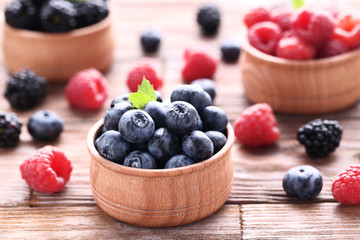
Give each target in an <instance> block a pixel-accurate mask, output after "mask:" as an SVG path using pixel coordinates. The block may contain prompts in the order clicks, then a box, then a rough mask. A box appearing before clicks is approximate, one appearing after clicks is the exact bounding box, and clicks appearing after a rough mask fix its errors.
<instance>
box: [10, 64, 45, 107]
mask: <svg viewBox="0 0 360 240" xmlns="http://www.w3.org/2000/svg"><path fill="white" fill-rule="evenodd" d="M46 93H47V82H46V80H45V79H44V78H43V77H40V76H37V75H36V74H35V73H34V72H33V71H31V70H29V69H24V70H22V71H20V72H18V73H16V74H15V75H13V76H11V77H10V79H9V81H8V83H7V87H6V90H5V97H6V98H7V100H8V101H9V102H10V104H11V106H12V107H13V108H15V109H18V110H26V109H30V108H32V107H34V106H36V105H38V104H39V103H40V102H41V101H42V100H43V99H44V97H45V96H46Z"/></svg>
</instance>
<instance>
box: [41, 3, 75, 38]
mask: <svg viewBox="0 0 360 240" xmlns="http://www.w3.org/2000/svg"><path fill="white" fill-rule="evenodd" d="M76 14H77V10H76V8H75V7H74V5H73V4H72V3H71V2H69V1H64V0H50V1H48V2H45V3H44V5H43V6H42V8H41V12H40V23H41V26H42V28H43V30H44V31H46V32H67V31H70V30H72V29H75V27H76V25H77V23H76Z"/></svg>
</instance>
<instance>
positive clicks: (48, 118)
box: [27, 110, 63, 141]
mask: <svg viewBox="0 0 360 240" xmlns="http://www.w3.org/2000/svg"><path fill="white" fill-rule="evenodd" d="M27 129H28V131H29V133H30V135H31V136H32V137H33V138H34V139H35V140H36V141H53V140H55V139H57V138H58V137H59V135H60V133H61V132H62V130H63V120H62V118H61V117H60V116H59V115H57V114H56V113H55V112H53V111H49V110H40V111H37V112H36V113H34V114H33V115H32V116H31V117H30V119H29V121H28V123H27Z"/></svg>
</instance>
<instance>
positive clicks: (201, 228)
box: [0, 0, 360, 239]
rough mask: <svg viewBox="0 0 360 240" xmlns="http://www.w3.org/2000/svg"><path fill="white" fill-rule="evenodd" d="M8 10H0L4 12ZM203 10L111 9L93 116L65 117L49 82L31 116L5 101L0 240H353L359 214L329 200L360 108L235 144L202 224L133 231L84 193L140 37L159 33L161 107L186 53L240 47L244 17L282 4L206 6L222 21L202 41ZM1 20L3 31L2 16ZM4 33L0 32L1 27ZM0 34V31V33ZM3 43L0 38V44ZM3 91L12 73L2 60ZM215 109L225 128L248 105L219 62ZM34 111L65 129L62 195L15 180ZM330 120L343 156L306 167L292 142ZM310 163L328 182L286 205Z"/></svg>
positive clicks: (59, 90) (151, 4)
mask: <svg viewBox="0 0 360 240" xmlns="http://www.w3.org/2000/svg"><path fill="white" fill-rule="evenodd" d="M5 2H6V1H1V3H0V8H1V11H3V9H4V6H5ZM203 2H204V1H195V0H194V1H192V0H183V1H166V0H149V1H140V0H135V1H125V0H121V1H120V0H118V1H117V0H112V1H110V4H111V9H112V11H113V16H112V17H113V19H114V32H115V37H116V43H117V45H116V51H115V54H114V62H113V64H112V66H111V68H110V69H109V70H108V71H107V72H106V73H105V76H106V78H107V80H108V82H109V84H110V86H111V87H110V91H111V92H110V97H109V99H108V100H107V102H106V104H105V106H104V107H103V108H102V109H101V110H99V111H95V112H86V111H80V110H75V109H71V108H70V107H69V106H68V104H67V102H66V99H65V98H64V94H63V89H64V86H65V84H64V83H57V84H54V83H51V84H50V86H49V88H50V90H49V94H48V96H47V97H46V100H45V101H44V102H43V103H42V104H41V105H40V106H38V107H37V108H35V109H32V110H29V111H23V112H18V111H15V110H14V109H11V108H10V106H9V104H8V102H7V101H6V99H5V98H4V97H3V94H1V96H0V109H1V110H3V111H7V112H10V111H15V112H16V113H17V114H18V115H19V117H20V119H21V120H22V121H23V123H24V126H23V128H22V133H21V141H20V143H19V145H18V146H17V147H16V148H13V149H0V239H320V238H321V239H358V238H360V224H359V223H360V207H359V206H344V205H341V204H338V203H337V202H336V201H335V200H334V199H333V197H332V194H331V190H330V186H331V182H332V179H333V177H334V176H335V175H336V174H337V173H338V172H339V171H341V170H342V169H345V168H346V167H347V166H349V165H351V164H359V159H360V124H359V121H360V105H359V104H355V105H354V106H352V107H350V108H349V109H346V110H344V111H340V112H337V113H332V114H326V115H312V116H293V115H286V114H276V117H277V119H278V123H279V128H280V130H281V137H280V140H279V141H278V142H277V143H276V144H275V145H273V146H270V147H265V148H246V147H242V146H241V145H240V144H239V143H235V145H234V147H233V149H232V154H233V161H234V184H233V189H232V192H231V194H230V196H229V198H228V200H227V202H226V203H225V205H224V206H223V207H222V208H221V209H220V210H219V211H217V212H216V213H215V214H213V215H212V216H210V217H208V218H206V219H203V220H201V221H199V222H196V223H193V224H189V225H185V226H180V227H174V228H166V229H149V228H141V227H136V226H131V225H128V224H124V223H121V222H119V221H116V220H114V219H113V218H111V217H110V216H108V215H107V214H105V213H104V212H103V211H102V210H101V209H99V208H98V207H97V205H96V203H95V201H94V199H93V197H92V195H91V191H90V187H89V159H90V156H89V154H88V152H87V150H86V144H85V138H86V135H87V132H88V130H89V129H90V127H91V126H92V125H93V124H94V123H95V122H96V121H97V120H98V119H100V118H101V117H102V116H103V114H104V112H105V110H106V109H107V106H108V105H109V103H110V101H111V99H112V98H114V97H115V96H117V95H119V94H122V93H126V92H127V91H128V89H127V87H126V74H127V72H128V71H129V69H130V68H131V66H132V65H133V63H134V62H135V61H136V60H138V59H139V58H141V57H143V56H144V55H143V53H142V52H141V48H140V46H139V33H140V32H141V31H142V30H144V29H147V28H155V29H158V30H160V31H161V32H162V33H163V42H162V45H161V49H160V51H159V52H158V53H157V54H155V55H151V56H150V57H152V58H154V59H155V61H156V63H157V67H158V69H159V71H160V72H161V75H162V76H163V78H164V80H165V85H164V87H163V89H162V90H161V92H162V94H163V95H164V96H165V98H167V97H169V95H170V92H171V89H173V88H174V86H176V85H177V84H180V83H181V76H180V72H181V67H182V64H183V60H182V54H183V51H184V49H185V48H186V47H188V46H194V45H197V44H202V45H205V46H207V47H208V48H209V51H210V52H211V53H212V54H214V55H215V56H220V53H219V46H220V43H221V41H223V40H224V39H235V40H237V41H240V39H241V37H242V36H243V34H244V27H243V25H242V20H241V19H242V16H243V15H244V13H245V12H246V11H247V10H248V9H249V8H251V7H252V6H255V5H257V4H260V3H262V4H263V5H265V6H270V5H274V4H277V2H282V3H284V2H286V1H252V2H251V3H248V1H240V0H239V1H235V0H222V1H220V0H217V1H211V2H212V3H215V4H217V5H218V6H219V7H220V9H221V12H222V23H221V28H220V32H219V33H218V35H217V36H215V37H212V38H204V37H203V36H202V35H201V34H200V31H199V28H198V26H197V25H196V22H195V14H196V10H197V7H198V6H199V5H200V4H201V3H203ZM338 2H339V3H340V4H341V5H340V7H341V8H342V9H350V10H351V11H352V12H356V10H358V9H360V4H359V3H358V2H356V1H355V0H353V1H338ZM0 18H1V19H0V21H1V22H3V21H4V19H3V14H1V17H0ZM1 28H2V27H1ZM1 30H2V29H1ZM0 41H1V38H0ZM0 54H1V56H0V61H1V64H0V92H1V93H3V92H4V89H5V86H6V80H7V78H8V74H7V71H6V68H5V66H4V60H3V57H2V52H0ZM215 82H216V85H217V93H218V95H217V97H216V101H215V105H217V106H219V107H221V108H223V109H224V110H225V112H226V113H227V114H228V117H229V120H230V122H231V123H233V122H234V120H235V118H236V117H237V116H238V115H239V114H240V113H241V111H242V110H243V109H245V108H246V107H248V106H250V105H251V103H250V102H248V101H247V100H246V97H245V95H244V92H243V88H242V85H241V79H240V74H239V67H238V65H237V64H225V63H223V62H221V61H220V62H219V68H218V71H217V73H216V75H215ZM40 109H49V110H53V111H55V112H57V113H58V114H59V115H60V116H61V117H62V118H63V119H64V122H65V130H64V132H63V133H62V135H61V137H60V138H59V139H58V140H57V141H56V142H53V143H51V144H52V145H55V146H57V147H59V148H60V149H62V150H64V151H65V153H66V154H67V155H68V156H69V157H70V158H71V159H72V161H73V166H74V170H73V173H72V176H71V180H70V182H69V183H68V185H67V186H66V188H65V190H64V191H62V192H60V193H55V194H43V193H39V192H36V191H32V190H30V189H29V188H28V186H27V185H26V183H25V181H23V180H22V179H21V176H20V171H19V165H20V163H21V162H22V161H23V160H24V159H26V158H27V157H28V156H30V155H32V154H33V153H34V151H35V150H36V149H38V148H40V147H42V146H43V145H45V144H44V143H38V142H34V141H32V139H31V136H30V135H29V133H28V132H27V129H26V122H27V120H28V119H29V116H30V115H31V114H33V113H34V112H35V111H37V110H40ZM318 117H320V118H324V119H336V120H338V121H339V122H340V124H341V125H342V126H343V128H344V134H343V140H342V142H341V145H340V147H339V148H338V149H337V150H336V152H335V153H333V154H332V155H331V156H329V157H327V158H325V159H319V160H311V159H309V158H308V157H307V156H306V155H305V154H304V149H303V148H302V147H301V146H300V145H299V144H298V142H297V141H296V140H295V135H296V131H297V128H298V127H299V126H300V125H301V124H304V123H306V122H308V121H310V120H312V119H314V118H318ZM300 164H309V165H312V166H315V167H317V168H318V169H319V170H320V171H321V173H322V174H323V177H324V188H323V191H322V192H321V194H320V195H319V196H318V197H317V198H316V199H314V200H313V201H308V202H303V201H299V200H295V199H293V198H289V197H287V196H286V195H285V194H284V192H283V190H282V177H283V175H284V173H285V172H286V171H287V170H288V169H289V168H291V167H293V166H296V165H300Z"/></svg>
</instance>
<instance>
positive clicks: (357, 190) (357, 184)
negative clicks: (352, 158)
mask: <svg viewBox="0 0 360 240" xmlns="http://www.w3.org/2000/svg"><path fill="white" fill-rule="evenodd" d="M331 191H332V194H333V196H334V198H335V199H336V201H338V202H341V203H343V204H347V205H352V204H360V166H350V167H349V168H347V169H346V170H345V171H344V172H341V173H339V174H338V175H337V176H336V177H335V180H334V182H333V183H332V187H331Z"/></svg>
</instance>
